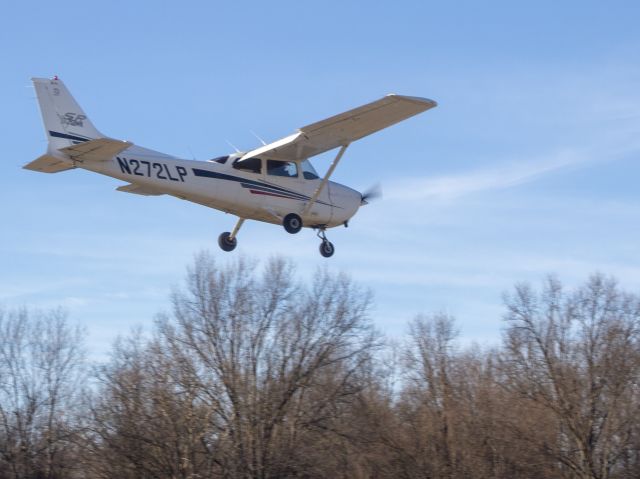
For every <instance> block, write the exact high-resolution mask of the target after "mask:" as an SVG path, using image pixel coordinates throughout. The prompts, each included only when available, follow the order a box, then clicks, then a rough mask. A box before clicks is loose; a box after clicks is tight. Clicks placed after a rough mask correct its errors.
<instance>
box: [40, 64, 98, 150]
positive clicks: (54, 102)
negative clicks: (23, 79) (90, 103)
mask: <svg viewBox="0 0 640 479" xmlns="http://www.w3.org/2000/svg"><path fill="white" fill-rule="evenodd" d="M31 80H32V81H33V86H34V87H35V89H36V95H37V97H38V104H39V106H40V113H41V114H42V120H43V122H44V128H45V132H46V134H47V139H48V140H49V151H50V152H52V153H53V152H55V151H56V150H59V149H60V148H66V147H68V146H71V145H77V144H79V143H84V142H85V141H88V140H93V139H97V138H104V135H102V134H101V133H100V132H99V131H98V130H97V129H96V127H95V126H94V125H93V123H91V120H89V117H88V116H87V115H86V113H85V112H84V111H83V110H82V108H81V107H80V105H78V103H77V102H76V101H75V99H74V98H73V96H71V93H69V90H67V87H66V86H65V85H64V83H63V82H62V81H61V80H59V79H58V77H54V78H53V79H49V78H32V79H31Z"/></svg>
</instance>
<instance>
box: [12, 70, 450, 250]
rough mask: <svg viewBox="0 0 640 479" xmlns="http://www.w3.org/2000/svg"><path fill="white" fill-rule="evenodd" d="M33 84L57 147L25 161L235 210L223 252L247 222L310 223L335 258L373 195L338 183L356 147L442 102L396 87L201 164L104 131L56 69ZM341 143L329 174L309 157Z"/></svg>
mask: <svg viewBox="0 0 640 479" xmlns="http://www.w3.org/2000/svg"><path fill="white" fill-rule="evenodd" d="M32 81H33V85H34V87H35V90H36V96H37V99H38V103H39V106H40V112H41V114H42V118H43V122H44V127H45V132H46V135H47V140H48V147H47V152H46V153H45V154H44V155H42V156H40V157H39V158H37V159H36V160H34V161H32V162H30V163H28V164H26V165H24V168H26V169H28V170H33V171H38V172H42V173H58V172H61V171H65V170H70V169H73V168H83V169H85V170H89V171H92V172H95V173H100V174H102V175H106V176H110V177H113V178H117V179H119V180H123V181H126V182H127V184H126V185H123V186H120V187H118V188H116V190H117V191H123V192H126V193H133V194H138V195H144V196H157V195H171V196H174V197H177V198H180V199H183V200H187V201H191V202H194V203H198V204H201V205H204V206H208V207H210V208H214V209H217V210H220V211H224V212H225V213H230V214H232V215H235V216H237V217H238V220H237V222H236V224H235V226H234V227H233V229H232V230H231V231H230V232H229V231H225V232H224V233H222V234H220V236H219V237H218V245H219V246H220V248H221V249H222V250H223V251H233V250H234V249H235V248H236V246H237V244H238V239H237V236H238V232H239V230H240V227H241V226H242V224H243V223H244V221H246V220H248V219H251V220H257V221H263V222H266V223H273V224H279V225H282V226H283V227H284V229H285V230H286V231H287V232H288V233H291V234H296V233H298V232H299V231H300V230H301V229H302V228H303V227H306V228H311V229H314V230H316V231H317V236H318V237H319V238H320V240H321V243H320V254H321V255H322V256H324V257H326V258H328V257H330V256H332V255H333V253H334V251H335V248H334V245H333V244H332V243H331V242H330V241H329V240H328V239H327V237H326V233H325V232H326V230H327V229H328V228H333V227H336V226H340V225H344V226H345V227H346V226H348V225H349V220H350V219H351V218H352V217H353V215H355V214H356V212H357V211H358V209H359V208H360V206H363V205H366V204H367V203H368V201H367V200H369V199H371V197H372V196H373V195H374V193H372V192H370V193H360V192H358V191H356V190H354V189H352V188H349V187H347V186H345V185H341V184H339V183H335V182H333V181H330V178H331V175H332V174H333V172H334V170H335V168H336V166H338V163H339V162H340V160H341V159H342V156H343V155H344V153H345V151H346V149H347V148H348V146H349V145H350V144H351V143H353V142H354V141H356V140H359V139H361V138H363V137H365V136H367V135H370V134H372V133H375V132H377V131H379V130H382V129H383V128H387V127H389V126H391V125H394V124H396V123H398V122H400V121H403V120H405V119H407V118H410V117H412V116H414V115H417V114H419V113H422V112H424V111H426V110H429V109H430V108H433V107H435V106H436V105H437V103H436V102H435V101H433V100H429V99H427V98H419V97H412V96H402V95H395V94H391V95H387V96H385V97H383V98H381V99H379V100H376V101H374V102H372V103H368V104H366V105H363V106H360V107H358V108H355V109H352V110H349V111H346V112H344V113H340V114H338V115H335V116H332V117H330V118H327V119H325V120H321V121H318V122H316V123H311V124H309V125H307V126H303V127H302V128H299V129H298V130H296V131H295V133H293V134H291V135H289V136H286V137H285V138H282V139H280V140H277V141H274V142H273V143H269V144H263V145H262V146H260V147H259V148H256V149H253V150H251V151H246V152H236V153H232V154H227V155H224V156H219V157H216V158H213V159H211V160H208V161H196V160H185V159H181V158H178V157H175V156H171V155H167V154H164V153H160V152H157V151H154V150H150V149H147V148H142V147H140V146H138V145H134V144H133V143H131V142H130V141H123V140H118V139H114V138H110V137H108V136H105V135H103V134H102V133H100V132H99V131H98V130H97V129H96V127H95V126H94V125H93V123H92V122H91V120H90V119H89V117H88V116H87V115H86V114H85V112H84V111H83V110H82V108H80V106H79V105H78V103H77V102H76V101H75V99H74V98H73V96H71V94H70V93H69V90H67V88H66V87H65V85H64V83H63V82H62V81H61V80H60V79H59V78H58V77H57V76H55V77H53V78H50V79H48V78H32ZM263 143H264V142H263ZM336 148H338V149H339V150H338V153H337V155H336V156H335V158H334V160H333V162H332V163H331V165H330V167H329V169H328V170H327V172H326V173H325V175H324V176H322V177H320V175H319V174H318V173H317V171H316V170H315V169H314V167H313V165H312V164H311V162H310V161H309V158H311V157H313V156H315V155H318V154H320V153H324V152H327V151H329V150H333V149H336Z"/></svg>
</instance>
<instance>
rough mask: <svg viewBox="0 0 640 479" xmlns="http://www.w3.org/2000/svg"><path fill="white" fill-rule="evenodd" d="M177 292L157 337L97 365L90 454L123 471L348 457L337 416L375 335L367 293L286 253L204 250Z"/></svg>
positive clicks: (226, 470)
mask: <svg viewBox="0 0 640 479" xmlns="http://www.w3.org/2000/svg"><path fill="white" fill-rule="evenodd" d="M173 304H174V309H173V314H172V315H164V316H162V317H161V318H160V319H159V321H158V329H157V335H156V337H155V339H154V340H153V341H150V342H148V343H146V344H144V345H142V344H137V345H135V344H130V345H129V346H128V347H126V348H122V347H120V349H119V351H118V352H117V354H116V357H114V360H112V362H111V363H110V365H108V366H107V367H106V368H103V369H102V370H101V372H100V374H99V377H100V379H101V382H102V384H103V387H102V388H101V389H100V392H99V397H100V401H98V402H96V404H95V407H94V415H95V418H96V432H97V434H96V435H95V436H94V445H95V446H94V451H96V452H95V453H96V454H98V455H99V454H100V453H101V451H108V456H106V457H111V458H115V457H118V461H120V462H121V463H126V464H128V466H127V468H126V471H124V472H123V470H122V469H121V470H120V471H119V473H120V474H125V473H126V474H128V475H127V476H122V477H195V475H196V474H200V475H207V476H209V477H211V476H219V477H234V478H236V477H247V478H249V477H251V478H267V477H283V476H291V475H296V474H302V473H304V475H305V477H325V476H326V475H327V471H328V470H329V469H330V467H329V465H330V462H331V461H328V460H327V457H334V458H338V459H339V460H340V461H342V464H341V465H344V461H346V460H347V459H346V458H347V456H348V454H347V452H348V451H347V449H346V448H345V445H346V444H351V443H352V440H355V439H356V438H354V437H352V436H350V434H349V432H348V430H347V427H346V426H345V422H347V421H345V420H344V419H345V417H346V416H347V415H349V414H350V411H351V410H352V406H353V404H354V403H355V402H356V401H357V399H358V395H359V393H360V392H361V391H362V390H363V389H364V388H365V387H366V380H367V366H368V365H369V363H370V362H371V361H372V353H373V351H374V350H375V348H376V347H377V342H376V336H375V334H374V332H373V330H372V327H371V324H370V321H369V319H368V316H367V311H368V307H369V295H368V293H366V292H363V291H361V290H360V289H359V288H358V287H357V286H355V285H354V284H353V283H352V282H351V281H350V280H349V279H348V278H347V277H346V276H343V275H332V274H330V273H328V272H327V271H324V270H321V271H319V272H318V273H317V274H316V275H315V277H314V279H313V282H312V284H311V285H310V286H305V285H304V284H303V283H301V282H299V281H296V280H295V278H294V275H293V267H292V265H291V264H290V263H289V262H286V261H284V260H281V259H274V260H271V261H269V262H268V263H267V264H266V265H265V267H264V268H263V270H262V273H260V272H259V271H258V270H257V268H256V265H255V264H253V263H250V262H248V261H246V260H244V259H241V260H239V261H237V262H235V263H233V264H231V265H230V266H227V267H218V266H217V265H216V263H215V262H214V260H213V259H212V258H211V257H209V256H208V255H206V254H202V255H200V256H198V257H197V259H196V262H195V264H194V266H193V267H192V268H191V269H190V270H189V274H188V278H187V287H186V290H185V291H183V292H177V293H175V294H174V298H173ZM187 416H188V417H189V418H191V419H189V418H188V417H187ZM176 425H179V427H176ZM202 425H203V426H204V427H200V426H202ZM185 435H186V436H189V435H190V437H191V438H192V439H194V440H187V439H186V438H185ZM123 439H126V440H123ZM168 443H170V444H174V445H175V448H174V450H175V452H169V453H167V452H166V451H165V450H164V449H163V447H164V446H165V445H167V444H168ZM314 447H315V448H318V447H321V448H322V449H320V450H318V449H314ZM329 449H331V450H332V454H331V455H330V456H327V454H326V452H327V451H328V450H329ZM161 458H165V459H166V462H165V463H164V464H161ZM205 458H206V460H205ZM340 458H342V459H340ZM98 462H100V461H98ZM172 462H173V463H174V464H177V463H180V464H189V467H186V466H185V467H182V468H179V467H177V466H176V467H173V468H172V466H171V463H172ZM100 463H101V464H102V466H105V464H107V465H108V464H110V463H113V461H108V460H107V461H106V462H105V461H102V462H100ZM163 467H164V469H163ZM107 469H108V468H107ZM107 469H104V468H103V472H102V474H103V475H108V474H106V473H105V472H104V471H106V470H107ZM331 470H332V471H335V470H336V468H333V469H331ZM111 473H113V469H111Z"/></svg>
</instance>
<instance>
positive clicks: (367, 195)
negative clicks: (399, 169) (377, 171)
mask: <svg viewBox="0 0 640 479" xmlns="http://www.w3.org/2000/svg"><path fill="white" fill-rule="evenodd" d="M381 197H382V188H381V187H380V184H379V183H377V184H375V185H373V186H372V187H370V188H368V189H366V190H365V191H364V192H362V193H360V204H361V205H363V206H364V205H368V204H369V202H370V201H371V200H375V199H377V198H381Z"/></svg>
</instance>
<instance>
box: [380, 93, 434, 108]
mask: <svg viewBox="0 0 640 479" xmlns="http://www.w3.org/2000/svg"><path fill="white" fill-rule="evenodd" d="M387 97H394V98H399V99H402V100H406V101H410V102H413V103H421V104H423V105H424V104H426V105H429V106H428V108H435V107H436V106H438V102H437V101H435V100H431V99H430V98H424V97H421V96H409V95H398V94H397V93H389V94H388V95H387Z"/></svg>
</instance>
